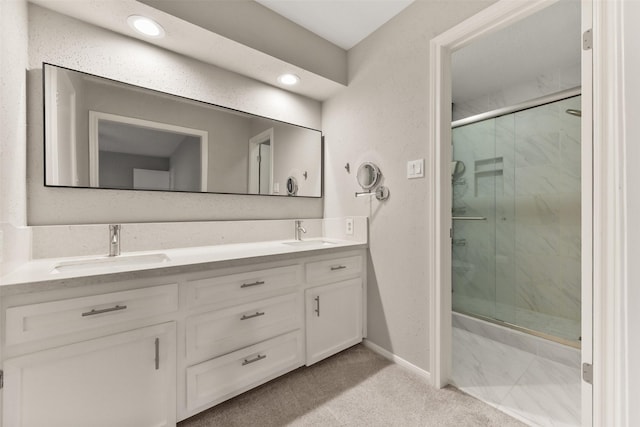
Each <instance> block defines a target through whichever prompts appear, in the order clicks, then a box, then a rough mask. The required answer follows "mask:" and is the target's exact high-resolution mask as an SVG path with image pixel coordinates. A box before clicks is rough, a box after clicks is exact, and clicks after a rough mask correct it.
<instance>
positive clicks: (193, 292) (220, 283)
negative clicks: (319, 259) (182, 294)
mask: <svg viewBox="0 0 640 427" xmlns="http://www.w3.org/2000/svg"><path fill="white" fill-rule="evenodd" d="M301 281H302V267H301V266H299V265H290V266H286V267H276V268H269V269H264V270H254V271H247V272H244V273H237V274H231V275H228V276H217V277H209V278H204V279H198V280H190V281H188V282H187V284H188V297H187V298H188V304H189V307H192V308H193V307H199V306H204V305H210V304H216V305H224V304H225V303H229V302H232V301H236V302H237V301H239V302H242V301H251V300H253V299H255V298H259V297H264V296H269V294H273V293H275V292H277V291H282V290H286V289H287V288H293V287H296V286H298V285H299V284H300V282H301Z"/></svg>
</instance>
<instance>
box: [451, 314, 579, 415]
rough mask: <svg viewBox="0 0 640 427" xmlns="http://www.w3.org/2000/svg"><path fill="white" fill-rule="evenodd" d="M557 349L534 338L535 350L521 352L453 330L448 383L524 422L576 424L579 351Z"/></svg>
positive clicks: (475, 334) (459, 330) (518, 349)
mask: <svg viewBox="0 0 640 427" xmlns="http://www.w3.org/2000/svg"><path fill="white" fill-rule="evenodd" d="M456 316H458V317H459V318H458V321H457V322H456V321H454V324H456V323H457V324H458V325H460V323H459V320H460V319H461V317H460V315H459V314H457V313H455V314H454V319H455V317H456ZM467 323H468V322H467ZM482 323H484V322H482ZM494 333H495V332H494ZM517 338H522V337H517ZM534 338H535V337H534ZM537 340H539V339H537ZM519 341H522V339H520V340H519ZM528 345H529V344H528ZM557 346H558V344H555V343H551V346H549V345H546V344H545V343H544V342H543V340H539V345H537V347H536V348H537V351H525V350H523V349H521V348H522V346H520V347H521V348H517V347H514V346H512V345H507V344H505V343H503V342H498V341H494V340H492V339H489V338H487V337H486V336H482V335H478V334H477V333H473V332H470V331H468V330H465V329H462V328H460V327H454V328H453V384H454V385H455V386H456V387H458V388H459V389H460V390H462V391H464V392H466V393H468V394H470V395H472V396H474V397H476V398H478V399H480V400H482V401H484V402H486V403H488V404H490V405H492V406H494V407H496V408H498V409H500V410H502V411H504V412H506V413H507V414H509V415H512V416H514V417H516V418H518V419H520V420H522V421H524V422H526V423H528V424H531V425H535V426H554V427H555V426H579V425H580V407H581V391H580V384H581V383H580V360H579V351H578V350H576V349H571V348H566V350H567V351H564V350H565V349H563V348H559V351H556V350H558V349H555V347H557ZM525 348H526V347H525ZM545 352H548V353H547V354H548V355H549V356H550V357H551V358H548V357H544V355H545ZM576 354H577V355H578V356H577V357H576ZM552 359H553V360H552Z"/></svg>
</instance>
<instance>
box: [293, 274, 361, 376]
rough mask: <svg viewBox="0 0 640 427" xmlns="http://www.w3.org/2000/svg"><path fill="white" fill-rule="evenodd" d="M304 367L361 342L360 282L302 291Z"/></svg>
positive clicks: (349, 281)
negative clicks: (305, 335) (305, 355)
mask: <svg viewBox="0 0 640 427" xmlns="http://www.w3.org/2000/svg"><path fill="white" fill-rule="evenodd" d="M305 300H306V307H305V308H306V310H305V311H306V319H307V363H306V364H307V366H309V365H312V364H314V363H316V362H318V361H320V360H322V359H324V358H326V357H329V356H331V355H332V354H335V353H337V352H339V351H342V350H344V349H346V348H348V347H351V346H352V345H354V344H357V343H359V342H360V341H362V279H360V278H358V279H352V280H347V281H344V282H339V283H333V284H330V285H324V286H317V287H315V288H310V289H307V290H306V291H305Z"/></svg>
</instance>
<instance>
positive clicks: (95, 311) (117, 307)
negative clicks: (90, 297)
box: [82, 305, 127, 317]
mask: <svg viewBox="0 0 640 427" xmlns="http://www.w3.org/2000/svg"><path fill="white" fill-rule="evenodd" d="M126 309H127V306H126V305H116V306H115V307H109V308H103V309H101V310H96V309H95V308H94V309H93V310H91V311H86V312H84V313H82V317H86V316H93V315H95V314H102V313H109V312H110V311H120V310H126Z"/></svg>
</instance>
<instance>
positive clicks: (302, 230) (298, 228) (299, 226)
mask: <svg viewBox="0 0 640 427" xmlns="http://www.w3.org/2000/svg"><path fill="white" fill-rule="evenodd" d="M306 232H307V230H306V229H305V228H304V227H303V226H302V221H300V220H299V219H298V220H296V222H295V233H296V234H295V236H296V240H302V233H306Z"/></svg>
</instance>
